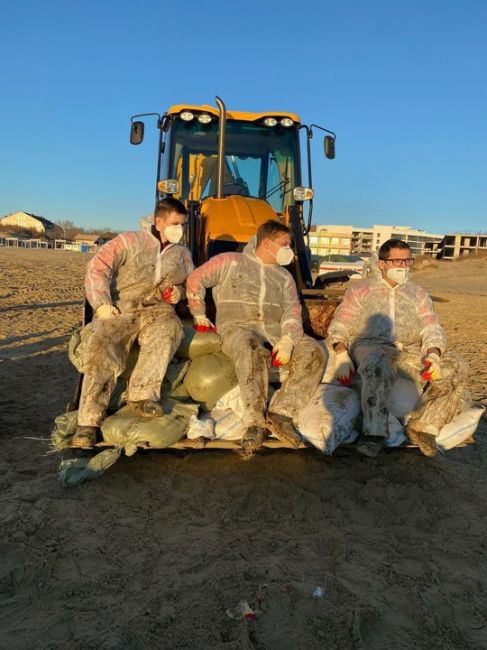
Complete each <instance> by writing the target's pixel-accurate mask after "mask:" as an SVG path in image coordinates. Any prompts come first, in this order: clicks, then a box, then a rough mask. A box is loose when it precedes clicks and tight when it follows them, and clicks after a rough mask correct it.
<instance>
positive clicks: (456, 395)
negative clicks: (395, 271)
mask: <svg viewBox="0 0 487 650" xmlns="http://www.w3.org/2000/svg"><path fill="white" fill-rule="evenodd" d="M328 339H329V341H330V343H331V344H332V345H334V344H335V343H338V342H342V343H344V344H345V345H347V347H348V350H349V354H350V356H351V358H352V359H353V361H354V362H355V364H356V366H357V371H358V374H359V375H360V378H361V400H362V414H363V434H364V435H365V436H383V437H385V438H386V437H388V435H389V431H388V415H389V400H390V394H391V389H392V385H393V383H394V381H395V379H396V376H397V374H398V373H400V374H401V375H402V376H405V377H407V378H409V379H412V380H413V381H414V382H415V384H416V385H417V386H418V388H419V389H420V390H419V392H420V393H421V391H423V389H424V392H423V394H422V397H421V398H420V400H419V402H418V404H417V406H416V409H415V411H414V412H413V413H412V415H411V417H410V419H409V421H408V430H414V431H418V432H422V433H429V434H431V435H435V436H436V435H438V433H439V431H440V429H441V428H442V426H443V425H444V424H447V423H448V422H450V421H451V420H452V419H453V417H454V416H455V414H456V412H457V409H458V406H459V402H460V399H461V398H462V395H463V393H464V390H465V386H466V380H467V374H468V366H467V364H466V362H465V361H464V360H463V359H462V358H461V357H460V356H458V355H456V354H455V353H453V352H445V348H446V337H445V333H444V331H443V328H442V327H441V325H440V324H439V322H438V318H437V316H436V314H435V312H434V310H433V304H432V302H431V298H430V297H429V296H428V294H427V293H426V291H424V289H422V288H421V287H419V286H418V285H416V284H413V283H412V282H409V281H408V282H406V283H405V284H404V285H402V286H400V285H397V286H395V287H391V286H390V285H389V284H388V283H387V282H386V281H385V280H384V279H383V278H382V276H381V275H380V272H379V271H378V269H376V270H375V277H372V278H370V279H369V278H368V279H366V280H360V281H356V282H354V283H353V285H352V286H351V287H350V288H349V289H348V290H347V292H346V294H345V297H344V299H343V302H342V303H341V304H340V305H339V306H338V308H337V309H336V311H335V314H334V316H333V319H332V321H331V323H330V326H329V328H328ZM430 348H438V349H439V350H440V352H441V373H442V378H441V379H440V380H438V381H432V382H431V383H429V384H427V385H425V382H424V380H423V379H422V378H421V372H422V371H423V370H424V367H423V365H422V358H423V357H424V356H425V355H426V354H427V351H428V349H430Z"/></svg>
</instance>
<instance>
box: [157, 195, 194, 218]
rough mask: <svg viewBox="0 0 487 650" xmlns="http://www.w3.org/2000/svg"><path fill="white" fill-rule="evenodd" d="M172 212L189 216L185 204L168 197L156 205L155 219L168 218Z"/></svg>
mask: <svg viewBox="0 0 487 650" xmlns="http://www.w3.org/2000/svg"><path fill="white" fill-rule="evenodd" d="M170 212H177V213H178V214H182V215H184V216H186V215H187V214H188V211H187V210H186V208H185V207H184V203H181V201H179V200H178V199H173V197H172V196H167V197H166V198H165V199H162V201H159V203H158V204H157V205H156V209H155V210H154V219H155V218H156V217H163V218H164V217H166V216H167V215H168V214H169V213H170Z"/></svg>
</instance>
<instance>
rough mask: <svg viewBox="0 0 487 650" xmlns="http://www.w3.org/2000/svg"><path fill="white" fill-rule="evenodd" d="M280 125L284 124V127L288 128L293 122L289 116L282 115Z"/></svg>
mask: <svg viewBox="0 0 487 650" xmlns="http://www.w3.org/2000/svg"><path fill="white" fill-rule="evenodd" d="M279 124H280V125H281V126H285V127H286V129H288V128H289V127H290V126H292V125H293V124H294V122H293V121H292V119H291V118H290V117H283V118H282V120H281V121H280V122H279Z"/></svg>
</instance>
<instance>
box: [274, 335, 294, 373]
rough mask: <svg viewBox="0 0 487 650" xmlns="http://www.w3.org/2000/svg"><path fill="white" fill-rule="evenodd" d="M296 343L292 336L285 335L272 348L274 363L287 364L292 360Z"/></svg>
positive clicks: (275, 364)
mask: <svg viewBox="0 0 487 650" xmlns="http://www.w3.org/2000/svg"><path fill="white" fill-rule="evenodd" d="M293 348H294V343H293V340H292V338H291V337H290V336H286V335H285V336H283V337H282V339H280V340H279V341H278V342H277V343H276V344H275V346H274V347H273V348H272V365H273V366H285V365H287V364H288V363H289V361H290V360H291V355H292V353H293Z"/></svg>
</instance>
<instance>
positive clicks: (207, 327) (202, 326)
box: [193, 316, 216, 332]
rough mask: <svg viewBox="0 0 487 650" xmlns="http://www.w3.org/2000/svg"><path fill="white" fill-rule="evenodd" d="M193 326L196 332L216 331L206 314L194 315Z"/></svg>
mask: <svg viewBox="0 0 487 650" xmlns="http://www.w3.org/2000/svg"><path fill="white" fill-rule="evenodd" d="M193 327H194V329H195V330H196V331H197V332H216V327H215V326H214V325H213V323H212V322H211V320H210V319H209V318H206V316H195V317H194V324H193Z"/></svg>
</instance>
